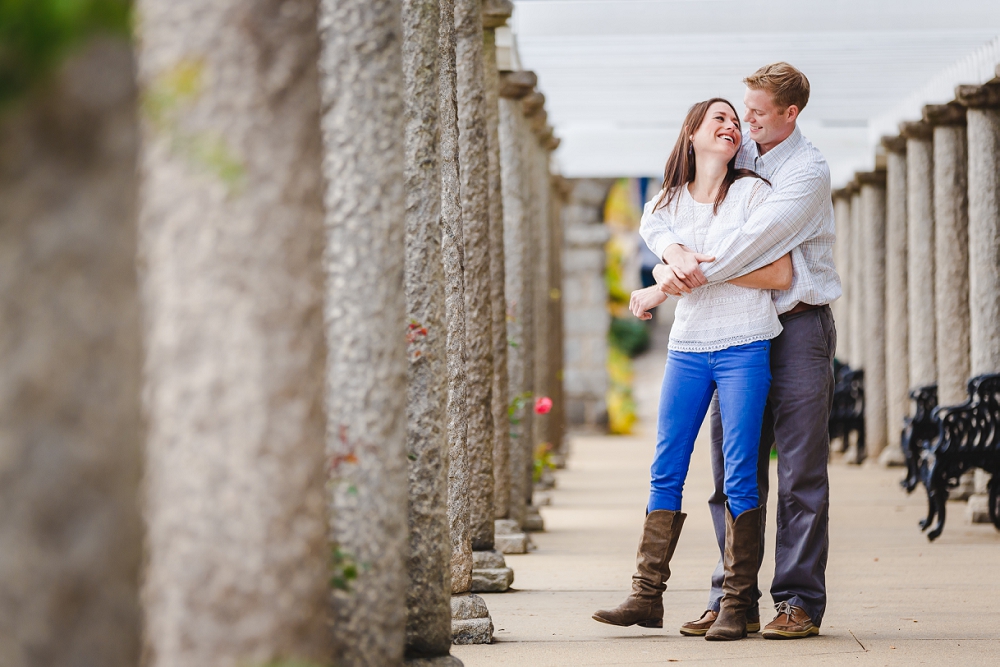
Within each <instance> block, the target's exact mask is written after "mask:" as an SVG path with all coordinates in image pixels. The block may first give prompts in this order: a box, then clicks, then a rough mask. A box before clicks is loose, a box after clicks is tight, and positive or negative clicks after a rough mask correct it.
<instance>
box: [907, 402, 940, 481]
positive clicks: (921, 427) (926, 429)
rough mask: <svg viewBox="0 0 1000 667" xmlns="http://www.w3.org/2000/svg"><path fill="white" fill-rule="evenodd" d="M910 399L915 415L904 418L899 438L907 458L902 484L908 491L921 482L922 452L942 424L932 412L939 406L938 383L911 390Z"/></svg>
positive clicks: (926, 448) (927, 447)
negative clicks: (935, 418)
mask: <svg viewBox="0 0 1000 667" xmlns="http://www.w3.org/2000/svg"><path fill="white" fill-rule="evenodd" d="M910 400H911V401H913V403H914V409H913V416H912V417H907V418H905V419H904V420H903V432H902V433H901V434H900V438H899V440H900V442H899V444H900V446H901V447H902V448H903V456H904V457H905V460H906V478H905V479H903V481H901V482H900V484H902V485H903V488H904V489H906V492H907V493H911V492H912V491H913V489H915V488H917V484H919V483H920V461H921V456H922V452H924V451H927V450H928V449H929V448H930V445H931V443H932V442H933V441H934V440H935V439H937V437H938V433H939V432H940V430H941V425H940V424H939V423H938V422H937V421H935V420H934V417H933V414H932V413H933V412H934V408H936V407H937V385H936V384H931V385H927V386H926V387H917V388H916V389H912V390H910Z"/></svg>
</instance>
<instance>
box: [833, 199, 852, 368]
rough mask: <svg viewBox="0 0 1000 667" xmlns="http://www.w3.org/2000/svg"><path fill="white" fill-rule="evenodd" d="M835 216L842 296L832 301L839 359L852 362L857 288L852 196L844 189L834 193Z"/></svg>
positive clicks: (835, 250) (836, 263)
mask: <svg viewBox="0 0 1000 667" xmlns="http://www.w3.org/2000/svg"><path fill="white" fill-rule="evenodd" d="M833 214H834V224H835V225H836V234H837V236H836V241H835V242H834V246H833V261H834V264H835V266H836V267H837V272H838V273H839V274H840V275H841V276H843V277H844V279H842V281H841V282H842V290H843V294H842V295H841V297H840V298H839V299H837V300H836V301H834V302H833V306H832V307H833V315H834V319H835V321H836V323H837V331H838V332H840V335H839V336H838V337H837V353H836V355H837V359H838V360H840V361H842V362H846V363H848V364H849V363H851V336H850V333H849V332H850V331H851V294H852V292H851V290H852V289H853V288H854V285H853V284H852V283H851V281H850V280H849V279H848V278H849V277H850V266H851V261H850V255H851V196H850V194H848V193H847V192H846V191H845V190H837V191H836V192H834V193H833Z"/></svg>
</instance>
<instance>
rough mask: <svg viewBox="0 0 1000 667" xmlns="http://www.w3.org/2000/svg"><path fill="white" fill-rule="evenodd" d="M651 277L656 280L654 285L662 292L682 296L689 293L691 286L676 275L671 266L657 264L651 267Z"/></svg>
mask: <svg viewBox="0 0 1000 667" xmlns="http://www.w3.org/2000/svg"><path fill="white" fill-rule="evenodd" d="M653 278H654V279H655V280H656V285H655V287H656V288H657V289H659V290H660V291H661V292H663V293H664V294H669V295H670V296H684V295H685V294H690V293H691V288H690V287H688V286H687V285H686V284H685V283H684V281H683V280H681V279H680V278H678V277H677V271H675V270H674V267H672V266H667V265H666V264H657V265H656V266H654V267H653Z"/></svg>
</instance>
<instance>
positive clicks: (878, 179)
mask: <svg viewBox="0 0 1000 667" xmlns="http://www.w3.org/2000/svg"><path fill="white" fill-rule="evenodd" d="M857 178H858V181H859V183H860V184H861V226H862V232H861V243H862V245H863V246H864V267H863V273H862V281H861V283H860V284H861V285H863V287H862V289H863V290H864V292H865V306H864V308H865V310H864V329H863V332H862V335H863V337H864V341H865V353H864V359H865V366H864V368H865V449H866V454H867V455H868V456H869V457H872V458H873V460H875V458H876V457H878V456H879V455H880V454H881V453H882V450H883V449H885V445H886V424H887V419H886V393H885V390H886V374H885V301H886V294H885V265H886V257H885V186H886V173H885V172H884V171H873V172H865V173H861V174H858V177H857Z"/></svg>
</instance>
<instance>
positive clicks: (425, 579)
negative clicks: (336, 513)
mask: <svg viewBox="0 0 1000 667" xmlns="http://www.w3.org/2000/svg"><path fill="white" fill-rule="evenodd" d="M440 11H441V9H440V6H439V4H438V1H437V0H403V81H404V90H405V91H406V95H405V104H406V139H405V161H406V163H405V169H404V177H405V188H406V217H405V222H406V245H405V262H404V264H405V269H404V289H405V293H406V316H407V319H408V321H409V324H408V325H407V361H408V363H409V366H408V372H407V385H406V417H407V433H406V436H407V437H406V449H407V458H408V460H409V466H408V470H409V505H408V506H409V514H408V522H407V524H408V525H407V527H408V535H409V552H408V554H407V572H408V574H409V585H408V587H407V590H406V656H407V658H417V657H439V656H446V655H448V652H449V650H450V649H451V602H450V600H451V571H450V566H451V538H450V533H449V530H450V527H449V521H448V437H447V405H448V404H447V390H448V382H447V376H448V368H447V363H448V360H447V349H446V340H447V335H448V332H447V327H446V324H445V304H444V300H445V294H444V291H445V284H444V283H445V281H444V266H443V263H442V255H441V172H440V170H439V167H438V106H439V103H440V100H439V90H438V78H439V76H438V39H439V30H438V22H439V14H440Z"/></svg>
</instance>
